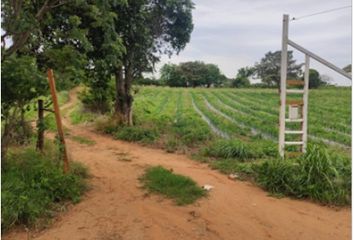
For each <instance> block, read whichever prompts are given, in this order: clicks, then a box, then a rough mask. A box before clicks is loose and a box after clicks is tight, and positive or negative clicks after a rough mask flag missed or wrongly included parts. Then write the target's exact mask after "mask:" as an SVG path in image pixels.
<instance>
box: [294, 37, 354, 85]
mask: <svg viewBox="0 0 354 240" xmlns="http://www.w3.org/2000/svg"><path fill="white" fill-rule="evenodd" d="M288 44H289V45H290V46H292V47H293V48H296V49H297V50H299V51H300V52H303V53H304V54H306V55H308V56H310V57H312V58H313V59H315V60H317V61H319V62H320V63H322V64H324V65H326V66H327V67H329V68H331V69H332V70H334V71H336V72H337V73H339V74H342V75H343V76H344V77H346V78H349V79H350V80H352V75H351V74H349V73H347V72H346V71H344V70H343V69H341V68H339V67H337V66H336V65H334V64H332V63H330V62H328V61H326V60H324V59H323V58H321V57H319V56H318V55H316V54H314V53H313V52H311V51H309V50H307V49H305V48H303V47H301V46H300V45H298V44H296V43H294V42H293V41H291V40H290V39H288Z"/></svg>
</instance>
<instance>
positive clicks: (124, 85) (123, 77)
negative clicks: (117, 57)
mask: <svg viewBox="0 0 354 240" xmlns="http://www.w3.org/2000/svg"><path fill="white" fill-rule="evenodd" d="M115 75H116V76H115V78H116V102H115V114H114V116H115V119H116V120H117V122H118V123H119V124H125V125H129V126H131V125H133V114H132V104H133V96H132V95H131V85H132V81H133V75H132V69H131V68H130V67H129V66H127V67H125V68H124V71H123V67H119V68H118V69H117V71H116V74H115Z"/></svg>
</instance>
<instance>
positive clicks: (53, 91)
mask: <svg viewBox="0 0 354 240" xmlns="http://www.w3.org/2000/svg"><path fill="white" fill-rule="evenodd" d="M47 74H48V81H49V88H50V94H51V95H52V100H53V106H54V114H55V121H56V123H57V129H58V135H59V141H60V144H61V146H60V147H61V150H62V154H63V155H62V156H63V161H64V172H65V173H67V172H68V171H69V159H68V153H67V151H66V146H65V139H64V131H63V126H62V123H61V117H60V109H59V104H58V99H57V94H56V89H55V81H54V76H53V70H52V69H48V72H47Z"/></svg>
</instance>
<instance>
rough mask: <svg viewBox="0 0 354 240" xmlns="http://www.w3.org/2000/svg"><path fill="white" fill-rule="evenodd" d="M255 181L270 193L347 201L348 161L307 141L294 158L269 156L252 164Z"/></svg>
mask: <svg viewBox="0 0 354 240" xmlns="http://www.w3.org/2000/svg"><path fill="white" fill-rule="evenodd" d="M254 172H255V178H256V182H257V183H258V184H259V185H260V186H262V187H263V188H265V189H266V190H268V191H270V192H271V193H274V194H284V195H287V196H292V197H296V198H309V199H312V200H314V201H317V202H320V203H323V204H330V205H348V204H350V201H351V163H350V160H349V159H343V158H340V157H338V155H331V154H330V153H329V152H328V151H327V150H326V149H325V148H324V147H323V146H318V145H310V146H309V147H308V150H307V153H306V154H305V156H303V157H302V158H299V159H296V160H283V159H273V160H269V161H264V162H263V163H262V164H259V165H255V166H254Z"/></svg>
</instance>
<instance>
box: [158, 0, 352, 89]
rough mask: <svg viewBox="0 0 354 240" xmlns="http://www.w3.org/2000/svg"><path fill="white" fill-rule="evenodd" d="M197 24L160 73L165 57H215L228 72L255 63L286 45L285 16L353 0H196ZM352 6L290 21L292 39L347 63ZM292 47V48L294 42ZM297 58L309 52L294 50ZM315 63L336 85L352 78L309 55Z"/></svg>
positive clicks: (208, 60) (341, 63)
mask: <svg viewBox="0 0 354 240" xmlns="http://www.w3.org/2000/svg"><path fill="white" fill-rule="evenodd" d="M193 2H194V3H195V9H194V10H193V23H194V30H193V32H192V35H191V40H190V42H189V44H187V46H186V48H185V49H184V50H183V51H182V52H180V53H179V55H174V56H172V57H171V58H168V57H167V56H163V57H162V58H161V62H160V63H159V64H158V65H157V66H156V73H155V76H159V73H158V71H159V69H160V68H161V67H162V65H163V64H165V63H180V62H186V61H195V60H201V61H204V62H206V63H214V64H217V65H218V66H219V68H220V69H221V71H222V72H223V73H224V74H225V75H226V76H227V77H229V78H232V77H235V75H236V73H237V70H238V69H239V68H241V67H245V66H252V65H254V63H255V62H258V61H260V59H261V58H262V57H263V56H264V55H265V53H266V52H268V51H276V50H280V49H281V32H282V16H283V14H289V15H290V18H292V17H295V18H296V17H301V16H304V15H308V14H312V13H316V12H321V11H325V10H328V9H332V8H338V7H342V6H348V5H351V0H336V1H333V0H252V1H249V0H222V1H220V0H219V1H218V0H194V1H193ZM351 15H352V10H351V8H346V9H343V10H339V11H335V12H331V13H326V14H321V15H317V16H312V17H308V18H303V19H299V20H297V21H291V22H290V26H289V39H291V40H293V41H294V42H296V43H298V44H300V45H301V46H303V47H305V48H307V49H308V50H310V51H312V52H314V53H316V54H317V55H319V56H321V57H323V58H325V59H326V60H327V61H329V62H332V63H333V64H335V65H336V66H338V67H341V68H343V67H345V66H346V65H348V64H349V63H351V61H352V56H351V54H352V39H351V38H352V37H351V36H352V26H351V24H352V19H351V17H352V16H351ZM289 50H293V49H291V48H289ZM294 54H295V58H296V59H297V62H298V63H302V62H304V55H303V54H302V53H299V52H297V51H294ZM310 67H311V68H315V69H317V70H318V71H319V72H320V74H325V75H328V76H330V77H331V78H332V79H333V83H334V84H336V85H350V84H351V81H350V80H347V79H346V78H344V77H342V76H341V75H339V74H337V73H336V72H334V71H332V70H330V69H328V68H327V67H325V66H323V65H321V64H320V63H317V62H315V60H311V61H310Z"/></svg>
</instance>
